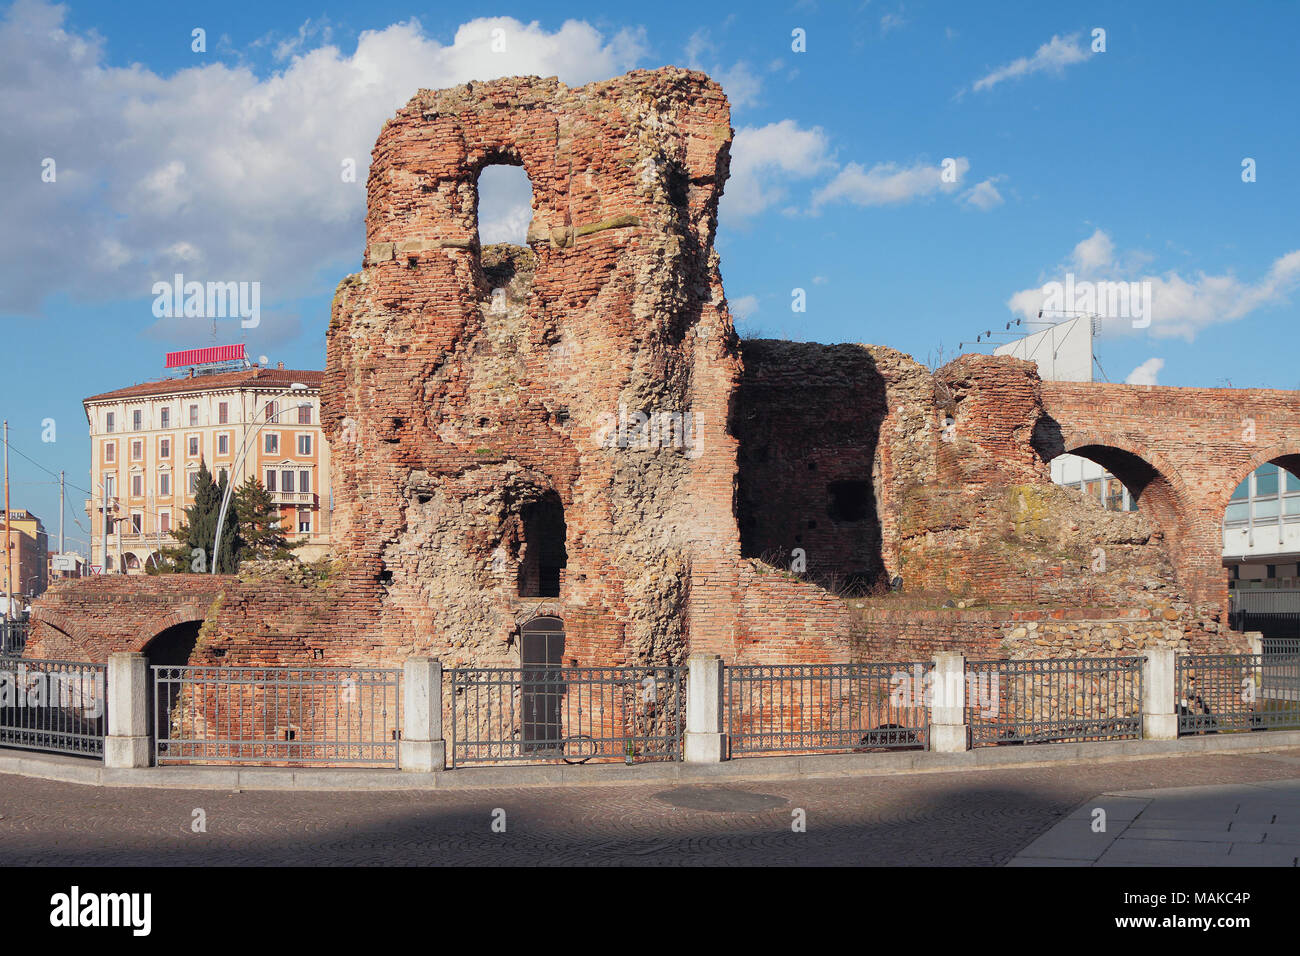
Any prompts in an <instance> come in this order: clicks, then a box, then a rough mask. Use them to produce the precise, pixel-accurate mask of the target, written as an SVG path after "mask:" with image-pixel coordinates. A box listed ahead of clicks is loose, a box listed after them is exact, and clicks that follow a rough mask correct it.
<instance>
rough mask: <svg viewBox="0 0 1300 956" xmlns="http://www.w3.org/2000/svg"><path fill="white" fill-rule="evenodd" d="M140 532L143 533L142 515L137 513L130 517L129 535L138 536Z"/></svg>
mask: <svg viewBox="0 0 1300 956" xmlns="http://www.w3.org/2000/svg"><path fill="white" fill-rule="evenodd" d="M142 531H144V515H142V514H140V512H138V511H137V512H135V513H134V514H132V515H131V533H132V534H140V533H141V532H142Z"/></svg>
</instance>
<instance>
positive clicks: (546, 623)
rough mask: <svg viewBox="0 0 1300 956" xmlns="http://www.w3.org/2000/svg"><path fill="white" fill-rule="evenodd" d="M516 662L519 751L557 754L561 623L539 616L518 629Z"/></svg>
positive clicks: (560, 743) (561, 697)
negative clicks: (519, 696)
mask: <svg viewBox="0 0 1300 956" xmlns="http://www.w3.org/2000/svg"><path fill="white" fill-rule="evenodd" d="M519 660H520V666H521V668H522V674H521V692H522V700H521V710H522V715H521V724H520V730H521V733H522V735H523V749H524V751H525V752H527V753H537V752H539V751H547V750H557V751H558V750H559V749H560V748H561V747H562V746H563V739H564V727H563V721H562V709H561V705H562V703H563V700H564V677H563V671H562V668H563V667H564V622H563V621H562V620H561V619H560V618H558V617H552V616H543V617H535V618H533V619H532V620H531V621H528V622H527V623H525V624H524V625H523V626H522V627H520V629H519Z"/></svg>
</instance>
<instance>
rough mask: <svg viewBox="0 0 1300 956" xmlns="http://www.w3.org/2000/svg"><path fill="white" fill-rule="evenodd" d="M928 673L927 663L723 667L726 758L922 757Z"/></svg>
mask: <svg viewBox="0 0 1300 956" xmlns="http://www.w3.org/2000/svg"><path fill="white" fill-rule="evenodd" d="M933 668H934V664H933V663H932V662H929V661H927V662H923V663H922V662H916V663H897V664H891V663H875V664H744V665H732V666H729V667H726V668H725V669H724V671H723V701H724V706H725V709H726V734H727V737H728V741H729V745H730V750H731V754H732V755H733V756H742V755H744V754H755V753H790V752H803V753H810V752H825V751H872V750H900V749H902V750H924V749H925V748H926V747H927V746H928V745H929V725H930V717H929V707H928V703H927V696H926V693H927V688H928V685H929V675H930V673H931V672H932V670H933Z"/></svg>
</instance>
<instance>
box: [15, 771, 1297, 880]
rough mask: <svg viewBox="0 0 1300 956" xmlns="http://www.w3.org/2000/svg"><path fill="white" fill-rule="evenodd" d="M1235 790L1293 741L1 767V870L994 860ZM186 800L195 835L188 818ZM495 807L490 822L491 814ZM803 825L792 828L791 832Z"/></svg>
mask: <svg viewBox="0 0 1300 956" xmlns="http://www.w3.org/2000/svg"><path fill="white" fill-rule="evenodd" d="M1242 783H1246V784H1251V785H1254V786H1253V788H1252V789H1251V792H1252V793H1254V794H1257V795H1258V794H1279V795H1288V794H1289V795H1295V794H1297V793H1300V790H1297V789H1296V788H1298V787H1300V750H1297V749H1290V750H1280V751H1273V752H1264V753H1251V754H1229V753H1217V754H1211V753H1195V754H1184V755H1178V756H1161V757H1152V758H1149V759H1148V758H1144V759H1134V760H1123V761H1114V762H1106V763H1099V762H1095V761H1094V762H1074V763H1070V764H1055V765H1051V766H1041V767H1028V766H1019V767H1008V768H1004V769H970V770H962V771H957V772H934V771H931V772H927V773H898V774H889V775H873V776H843V777H830V778H820V779H788V780H762V781H759V780H753V781H735V780H732V781H726V782H725V783H724V782H718V781H713V782H698V783H697V782H683V781H677V782H663V781H659V782H647V783H637V784H632V783H627V784H623V785H619V786H605V785H588V786H581V787H556V786H550V787H538V786H534V787H527V788H521V787H515V788H507V787H500V788H484V789H474V790H432V791H428V790H407V791H390V792H377V791H365V792H359V791H315V792H308V791H273V790H259V791H249V790H244V791H232V790H229V789H225V790H222V789H209V790H169V789H161V788H135V787H94V786H85V785H80V784H73V783H66V782H61V781H53V780H42V779H34V778H29V777H21V776H13V775H0V866H23V865H27V866H31V865H86V864H91V865H94V864H98V865H120V866H135V865H174V866H194V865H253V866H279V865H307V866H324V865H426V866H427V865H460V866H503V865H543V866H544V865H557V864H558V865H565V864H568V865H573V864H577V865H604V866H608V865H633V866H683V865H709V866H785V865H858V866H860V865H876V866H934V865H947V866H996V865H1000V864H1005V863H1007V862H1008V861H1010V860H1011V859H1012V858H1013V857H1016V856H1017V854H1018V853H1020V851H1022V850H1024V849H1025V848H1026V847H1027V846H1029V845H1030V844H1031V843H1035V842H1036V840H1037V838H1038V837H1040V836H1041V835H1042V834H1044V833H1045V832H1048V831H1052V830H1053V828H1054V827H1055V826H1056V825H1057V824H1058V823H1060V822H1061V821H1062V820H1065V819H1066V818H1067V816H1068V815H1070V814H1071V813H1072V812H1078V809H1079V808H1080V807H1081V805H1082V803H1083V801H1084V800H1085V799H1086V798H1088V797H1089V796H1090V795H1092V794H1096V793H1099V792H1100V793H1123V794H1124V795H1125V796H1124V800H1121V801H1119V802H1118V803H1117V804H1116V807H1115V813H1114V816H1113V817H1112V819H1111V825H1112V826H1114V827H1116V828H1118V827H1120V826H1121V824H1122V825H1127V824H1129V823H1131V822H1132V821H1133V820H1134V819H1135V818H1136V813H1135V812H1133V811H1132V810H1129V811H1127V812H1126V810H1125V809H1124V807H1125V806H1127V805H1128V804H1134V801H1135V800H1136V801H1137V802H1140V803H1142V805H1143V806H1146V804H1147V803H1148V802H1150V801H1151V800H1152V799H1154V798H1151V797H1149V796H1145V795H1143V796H1138V797H1136V798H1135V797H1133V796H1132V795H1131V794H1130V792H1131V791H1141V792H1142V793H1144V794H1145V792H1146V791H1147V790H1149V789H1150V788H1153V787H1168V786H1184V787H1186V786H1205V785H1218V784H1232V785H1233V786H1234V787H1240V785H1241V784H1242ZM1270 788H1271V789H1270ZM1288 788H1290V789H1288ZM1107 799H1110V798H1107ZM1124 801H1128V804H1126V803H1125V802H1124ZM1134 805H1135V804H1134ZM1292 805H1293V806H1294V804H1292ZM1252 806H1254V805H1252ZM196 810H199V811H202V814H201V816H202V817H203V818H204V819H205V821H206V832H194V830H193V828H192V822H193V820H194V819H195V818H196V814H195V811H196ZM502 812H504V819H505V822H506V828H505V831H504V832H499V830H498V829H494V828H493V822H494V821H495V820H499V819H500V818H501V815H502ZM1257 816H1259V814H1257ZM800 819H802V820H804V821H806V830H805V831H804V832H799V831H797V830H796V828H795V827H794V826H792V824H794V823H796V822H798V821H799V820H800ZM1153 819H1154V818H1153ZM1261 819H1262V818H1261ZM1296 822H1300V821H1296ZM1240 825H1242V826H1244V825H1245V823H1244V822H1242V823H1241V824H1240ZM1260 825H1263V824H1262V823H1261V824H1260ZM1267 825H1268V826H1269V827H1274V826H1276V823H1275V822H1273V821H1272V819H1271V818H1270V820H1269V821H1267ZM1271 835H1272V834H1271ZM1258 845H1259V846H1268V847H1270V848H1271V847H1272V841H1271V840H1266V839H1264V838H1263V837H1261V840H1260V842H1259V844H1258ZM1139 849H1140V848H1139ZM1084 862H1086V861H1084Z"/></svg>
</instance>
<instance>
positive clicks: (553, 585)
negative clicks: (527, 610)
mask: <svg viewBox="0 0 1300 956" xmlns="http://www.w3.org/2000/svg"><path fill="white" fill-rule="evenodd" d="M519 517H520V525H521V528H522V533H521V535H520V540H519V596H520V597H541V598H546V597H559V596H560V586H561V584H562V583H563V580H564V568H565V566H566V565H567V564H568V560H569V556H568V552H567V551H566V550H565V536H566V535H567V533H568V529H567V527H566V525H565V522H564V503H563V502H561V501H560V496H559V494H557V493H556V492H555V491H547V492H546V493H545V494H543V495H542V496H541V497H540V498H539V499H537V500H536V501H532V502H529V503H528V504H525V505H524V506H523V507H522V508H521V509H520V511H519Z"/></svg>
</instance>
